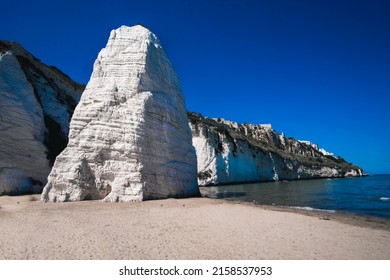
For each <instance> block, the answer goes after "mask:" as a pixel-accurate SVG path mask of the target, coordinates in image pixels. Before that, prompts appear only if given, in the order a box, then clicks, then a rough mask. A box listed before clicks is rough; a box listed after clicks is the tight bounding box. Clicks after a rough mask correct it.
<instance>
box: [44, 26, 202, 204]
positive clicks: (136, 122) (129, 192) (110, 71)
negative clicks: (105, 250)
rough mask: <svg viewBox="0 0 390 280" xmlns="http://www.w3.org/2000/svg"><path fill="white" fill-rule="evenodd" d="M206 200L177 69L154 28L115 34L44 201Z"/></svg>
mask: <svg viewBox="0 0 390 280" xmlns="http://www.w3.org/2000/svg"><path fill="white" fill-rule="evenodd" d="M198 193H199V190H198V186H197V167H196V154H195V149H194V147H193V146H192V137H191V130H190V128H189V125H188V119H187V116H186V108H185V103H184V99H183V95H182V92H181V89H180V85H179V79H178V77H177V75H176V73H175V71H174V70H173V67H172V65H171V63H170V62H169V60H168V58H167V56H166V55H165V53H164V51H163V49H162V47H161V44H160V42H159V40H158V39H157V37H156V36H155V35H154V34H153V33H152V32H150V31H149V30H148V29H146V28H144V27H142V26H140V25H136V26H133V27H127V26H122V27H120V28H118V29H116V30H113V31H112V32H111V34H110V38H109V40H108V43H107V45H106V47H105V48H104V49H102V50H101V51H100V53H99V55H98V58H97V59H96V61H95V64H94V69H93V73H92V75H91V79H90V81H89V82H88V84H87V87H86V89H85V91H84V93H83V95H82V97H81V100H80V103H79V104H78V106H77V107H76V109H75V112H74V114H73V117H72V120H71V123H70V133H69V143H68V146H67V147H66V148H65V150H64V151H63V152H62V153H61V154H60V155H59V156H58V157H57V158H56V161H55V163H54V166H53V169H52V171H51V173H50V175H49V178H48V183H47V185H46V186H45V188H44V190H43V193H42V200H43V201H76V200H89V199H104V200H105V201H139V200H148V199H160V198H167V197H185V196H193V195H197V194H198Z"/></svg>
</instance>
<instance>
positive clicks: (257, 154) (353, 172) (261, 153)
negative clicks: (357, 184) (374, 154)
mask: <svg viewBox="0 0 390 280" xmlns="http://www.w3.org/2000/svg"><path fill="white" fill-rule="evenodd" d="M188 119H189V123H190V127H191V130H192V137H193V145H194V146H195V149H196V154H197V158H198V183H199V185H202V186H206V185H218V184H234V183H244V182H264V181H279V180H297V179H314V178H340V177H350V176H363V175H364V173H363V171H362V169H361V168H360V167H357V166H354V165H352V164H350V163H348V162H346V161H345V160H344V159H342V158H340V157H336V156H334V155H332V154H331V153H329V152H326V151H325V150H323V149H319V147H318V146H317V145H315V144H311V143H310V142H308V141H298V140H295V139H293V138H286V137H285V135H284V134H278V133H277V132H276V131H275V130H273V129H272V126H271V125H269V124H265V125H252V124H239V123H236V122H231V121H226V120H224V119H220V118H219V119H212V118H206V117H204V116H202V115H200V114H196V113H188Z"/></svg>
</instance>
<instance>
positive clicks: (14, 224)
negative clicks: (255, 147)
mask: <svg viewBox="0 0 390 280" xmlns="http://www.w3.org/2000/svg"><path fill="white" fill-rule="evenodd" d="M39 198H40V195H27V196H12V197H11V196H2V197H0V227H1V228H2V231H1V232H0V259H66V260H70V259H76V260H77V259H95V260H97V259H114V260H115V259H390V220H387V219H380V218H372V217H365V216H359V215H351V214H344V213H328V212H317V211H307V210H303V209H292V208H282V207H276V206H264V205H256V204H253V203H252V204H251V203H247V202H237V201H227V200H221V199H211V198H187V199H165V200H151V201H143V202H133V203H104V202H102V201H81V202H65V203H50V202H49V203H43V202H40V201H39Z"/></svg>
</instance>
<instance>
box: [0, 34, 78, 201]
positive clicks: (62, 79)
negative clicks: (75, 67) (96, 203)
mask: <svg viewBox="0 0 390 280" xmlns="http://www.w3.org/2000/svg"><path fill="white" fill-rule="evenodd" d="M83 89H84V87H83V86H82V85H80V84H77V83H75V82H73V81H72V80H71V79H70V78H69V77H68V76H66V75H65V74H64V73H62V72H61V71H59V70H58V69H56V68H54V67H51V66H46V65H44V64H43V63H41V62H40V61H39V60H37V59H36V58H35V57H33V56H32V55H31V54H30V53H28V52H27V51H26V50H24V49H23V48H22V47H21V46H20V45H18V44H16V43H11V42H6V41H0V195H2V194H23V193H39V192H41V191H42V189H43V186H44V185H45V184H46V182H47V176H48V174H49V172H50V168H51V166H52V165H53V162H54V159H55V157H56V156H57V155H58V154H59V153H60V152H61V151H62V149H63V148H64V147H65V146H66V143H67V136H68V131H69V121H70V118H71V115H72V113H73V110H74V108H75V106H76V104H77V102H78V100H79V98H80V95H81V92H82V91H83Z"/></svg>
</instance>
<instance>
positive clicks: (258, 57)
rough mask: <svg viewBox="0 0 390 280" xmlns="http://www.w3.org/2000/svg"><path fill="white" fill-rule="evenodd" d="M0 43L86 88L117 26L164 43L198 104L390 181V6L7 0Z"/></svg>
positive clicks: (375, 0)
mask: <svg viewBox="0 0 390 280" xmlns="http://www.w3.org/2000/svg"><path fill="white" fill-rule="evenodd" d="M1 2H2V3H1V5H0V7H1V11H2V12H1V17H0V39H3V40H10V41H17V42H19V43H20V44H22V45H23V46H24V47H25V48H26V49H27V50H29V51H30V52H31V53H33V54H34V55H35V56H36V57H38V58H39V59H40V60H41V61H43V62H44V63H46V64H49V65H55V66H56V67H58V68H59V69H61V70H62V71H64V72H65V73H67V74H68V75H69V76H71V77H72V78H73V79H74V80H76V81H79V82H82V83H87V82H88V79H89V76H90V74H91V72H92V65H93V62H94V60H95V58H96V56H97V54H98V52H99V51H100V49H101V48H103V47H104V46H105V44H106V41H107V39H108V36H109V33H110V31H111V30H112V29H115V28H118V27H119V26H121V25H134V24H136V23H142V24H143V25H144V26H146V27H148V28H150V29H151V30H152V31H153V32H154V33H155V34H156V35H157V36H158V37H159V39H160V41H161V42H162V44H163V46H164V49H165V51H166V53H167V54H168V56H169V58H170V60H171V61H172V63H173V65H174V66H175V68H176V71H177V72H178V74H179V76H180V79H181V84H182V89H183V92H184V95H185V98H186V103H187V107H188V109H189V110H191V111H195V112H200V113H202V114H203V115H205V116H209V117H223V118H225V119H228V120H234V121H238V122H249V123H271V124H272V125H273V127H274V129H275V130H276V131H278V132H279V133H281V132H284V133H285V134H286V136H291V137H294V138H297V139H301V140H311V141H312V142H314V143H317V144H319V145H320V147H323V148H325V149H327V150H329V151H331V152H333V153H335V154H336V155H340V156H343V157H344V158H345V159H346V160H348V161H351V162H353V163H355V164H357V165H360V166H362V167H363V168H364V169H365V171H367V172H370V173H390V124H389V121H390V102H389V101H390V1H387V0H323V1H320V0H318V1H316V0H307V1H301V0H294V1H291V0H279V1H278V0H264V1H262V0H258V1H255V0H253V1H249V0H248V1H245V0H236V1H233V0H232V1H212V0H193V1H191V0H187V1H131V0H127V1H125V0H123V1H116V0H111V1H107V0H106V1H80V0H79V1H73V0H67V1H39V0H38V1H1Z"/></svg>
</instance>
